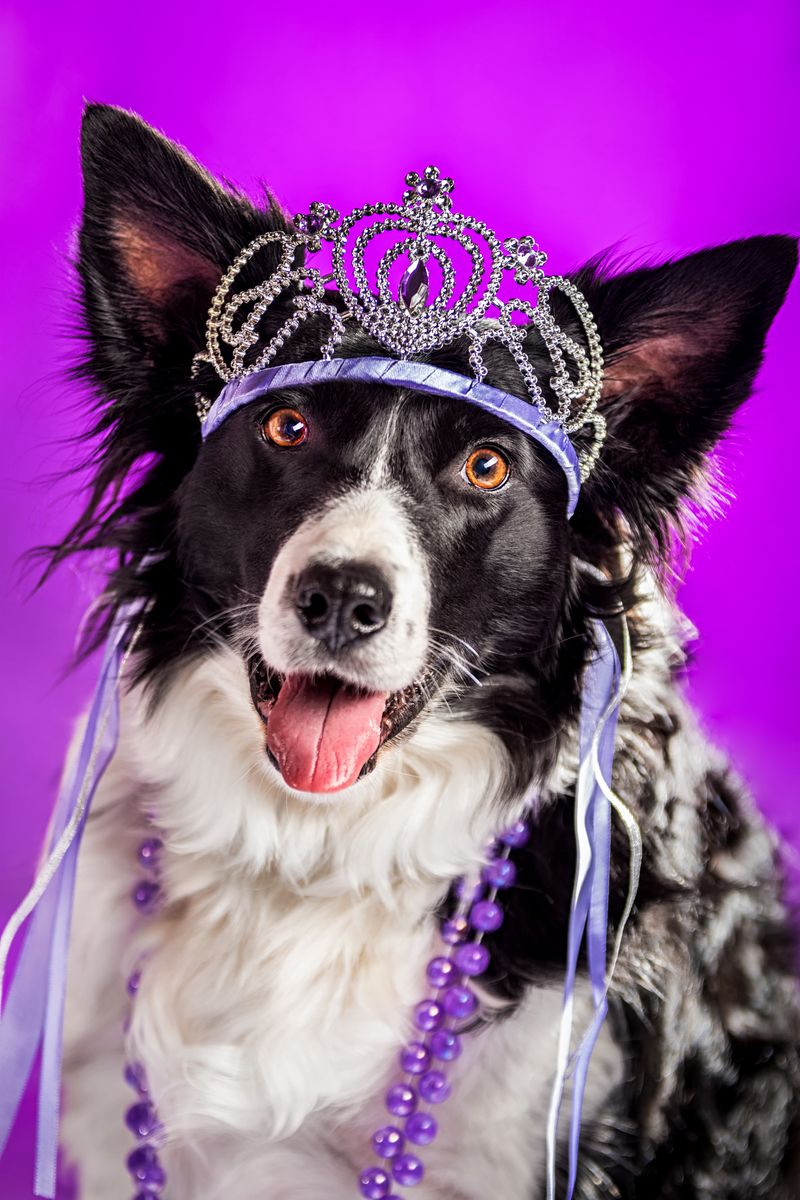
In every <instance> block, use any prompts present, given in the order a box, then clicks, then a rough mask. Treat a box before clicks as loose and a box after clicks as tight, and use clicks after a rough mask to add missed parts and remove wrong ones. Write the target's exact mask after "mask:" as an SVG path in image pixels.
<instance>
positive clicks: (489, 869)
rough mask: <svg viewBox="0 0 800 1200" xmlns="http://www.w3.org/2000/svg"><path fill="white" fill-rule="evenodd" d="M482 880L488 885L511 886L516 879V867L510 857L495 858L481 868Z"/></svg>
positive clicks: (497, 886) (496, 886)
mask: <svg viewBox="0 0 800 1200" xmlns="http://www.w3.org/2000/svg"><path fill="white" fill-rule="evenodd" d="M483 881H484V883H488V884H489V886H490V887H495V888H510V887H513V886H514V884H515V883H516V881H517V868H516V867H515V866H514V864H513V862H512V861H511V859H510V858H497V859H495V861H494V862H490V863H487V864H486V866H485V867H484V868H483Z"/></svg>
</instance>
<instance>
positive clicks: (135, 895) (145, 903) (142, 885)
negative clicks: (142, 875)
mask: <svg viewBox="0 0 800 1200" xmlns="http://www.w3.org/2000/svg"><path fill="white" fill-rule="evenodd" d="M160 895H161V889H160V888H159V886H158V884H157V883H155V882H154V881H153V880H152V879H142V880H141V882H139V883H137V885H136V887H135V888H134V889H133V892H132V893H131V899H132V900H133V903H134V904H135V905H136V907H137V908H138V910H139V912H144V913H147V912H152V911H153V909H154V908H155V906H156V904H157V903H158V900H159V898H160Z"/></svg>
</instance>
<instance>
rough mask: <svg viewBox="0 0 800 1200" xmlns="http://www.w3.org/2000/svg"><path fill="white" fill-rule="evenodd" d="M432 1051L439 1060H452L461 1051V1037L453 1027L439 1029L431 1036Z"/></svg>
mask: <svg viewBox="0 0 800 1200" xmlns="http://www.w3.org/2000/svg"><path fill="white" fill-rule="evenodd" d="M431 1053H432V1054H433V1057H434V1058H438V1059H439V1062H452V1061H453V1060H454V1059H456V1058H458V1056H459V1054H460V1053H461V1038H460V1037H459V1036H458V1034H457V1033H453V1031H452V1030H451V1029H437V1030H436V1033H434V1034H433V1035H432V1036H431Z"/></svg>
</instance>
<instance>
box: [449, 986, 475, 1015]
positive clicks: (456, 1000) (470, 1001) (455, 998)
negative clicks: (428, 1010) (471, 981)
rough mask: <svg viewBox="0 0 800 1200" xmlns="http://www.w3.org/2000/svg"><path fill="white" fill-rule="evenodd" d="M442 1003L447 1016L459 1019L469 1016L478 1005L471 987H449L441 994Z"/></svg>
mask: <svg viewBox="0 0 800 1200" xmlns="http://www.w3.org/2000/svg"><path fill="white" fill-rule="evenodd" d="M442 1005H443V1007H444V1011H445V1012H446V1013H447V1015H448V1016H449V1017H456V1018H458V1019H459V1020H461V1019H462V1018H463V1017H471V1016H472V1014H473V1013H474V1012H475V1009H476V1008H477V1007H478V997H477V996H476V995H475V993H474V992H473V990H472V988H468V987H459V986H455V987H449V988H448V989H447V990H446V992H445V993H444V995H443V996H442Z"/></svg>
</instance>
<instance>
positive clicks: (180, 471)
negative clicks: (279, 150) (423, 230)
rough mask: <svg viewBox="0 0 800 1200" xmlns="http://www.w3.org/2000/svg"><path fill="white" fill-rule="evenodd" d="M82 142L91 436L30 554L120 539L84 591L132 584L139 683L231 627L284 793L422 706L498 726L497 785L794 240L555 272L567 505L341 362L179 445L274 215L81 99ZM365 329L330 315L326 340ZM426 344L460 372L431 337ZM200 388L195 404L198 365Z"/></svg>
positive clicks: (464, 410) (436, 410) (387, 740)
mask: <svg viewBox="0 0 800 1200" xmlns="http://www.w3.org/2000/svg"><path fill="white" fill-rule="evenodd" d="M83 162H84V173H85V186H86V204H85V212H84V218H83V225H82V228H81V234H80V257H79V263H78V269H79V274H80V280H81V294H82V304H83V312H84V316H85V326H86V331H87V334H88V351H87V354H86V357H85V360H84V362H83V364H82V368H81V371H82V374H83V376H84V377H86V378H88V379H89V380H90V381H91V383H92V384H93V386H94V387H95V389H96V391H97V394H98V397H99V401H98V419H97V425H96V429H95V433H98V432H99V433H100V434H102V444H101V449H100V451H99V453H98V455H97V462H98V469H97V475H96V482H95V486H94V489H93V492H92V495H91V498H90V502H89V506H88V509H87V511H86V513H85V514H84V516H83V517H82V518H81V520H80V521H79V523H78V525H77V526H76V527H75V529H74V530H73V531H72V532H71V534H70V535H69V536H68V538H67V539H66V540H65V542H64V544H63V545H62V546H61V547H60V548H58V550H57V552H56V557H57V558H58V557H63V556H64V555H65V554H67V553H70V552H71V551H73V550H76V549H83V548H86V547H92V546H94V547H114V548H116V549H118V550H119V551H121V553H122V560H121V565H120V567H119V569H118V570H117V571H116V572H115V573H114V575H113V577H112V581H111V582H112V588H111V595H112V597H113V599H114V600H115V601H116V600H119V599H126V598H130V597H131V596H134V595H139V594H142V592H144V593H145V594H147V595H148V596H149V597H150V598H151V599H152V600H153V607H152V608H151V610H150V613H149V616H148V619H147V626H146V629H145V632H144V641H143V647H144V658H143V662H144V668H143V669H144V670H145V671H146V672H147V673H149V674H151V675H153V676H154V677H156V678H158V677H160V676H163V675H164V673H165V672H167V671H168V670H169V669H170V668H171V667H173V666H174V665H175V664H176V663H177V662H178V661H180V660H182V659H183V658H185V656H187V655H197V654H202V653H203V652H204V651H205V650H206V649H207V648H208V647H209V646H213V645H215V644H216V643H218V642H219V640H220V639H222V640H223V641H224V642H225V644H226V645H227V646H230V647H234V648H235V649H236V651H237V652H238V653H239V654H240V655H241V656H242V660H243V662H244V663H245V665H246V667H247V674H248V676H249V680H250V689H251V693H252V699H253V703H254V705H255V707H256V708H257V710H258V712H259V713H260V715H261V717H262V720H263V723H264V726H265V734H264V742H265V747H266V753H267V754H268V755H269V756H270V758H271V761H272V762H273V764H274V766H275V769H276V770H278V771H280V772H281V774H282V776H283V779H284V781H285V782H286V783H287V784H288V785H289V786H290V787H292V788H294V789H296V790H299V791H303V792H315V793H327V792H332V791H337V790H340V789H342V788H346V787H349V786H350V785H352V784H354V783H355V782H356V781H357V780H358V779H359V778H360V777H361V776H362V775H364V774H365V773H368V772H369V771H370V770H371V769H372V767H373V766H374V764H375V762H376V761H379V760H380V759H381V758H382V757H383V756H384V755H387V754H389V753H390V752H391V745H392V743H393V742H394V741H395V739H397V738H398V737H400V736H401V735H402V734H403V733H404V732H406V731H408V730H409V729H411V728H413V726H414V724H415V723H418V722H420V721H424V719H425V715H426V714H427V713H429V712H431V711H433V710H439V711H442V710H444V711H452V712H454V713H463V712H465V711H466V712H468V713H469V714H470V716H471V717H472V719H474V720H478V721H481V722H483V723H484V724H486V725H488V726H490V727H491V728H492V729H494V730H495V731H497V732H498V733H499V734H500V735H501V737H502V738H503V739H504V740H505V742H506V745H507V746H508V748H509V763H510V764H511V767H512V771H511V779H512V785H513V786H514V787H518V786H519V785H521V784H522V783H523V782H524V781H526V780H527V779H529V778H530V777H531V774H532V773H534V772H535V771H536V770H537V769H543V768H544V765H546V763H547V762H548V761H549V760H550V759H551V758H552V754H553V752H554V749H555V746H556V743H557V733H558V731H559V729H560V728H561V727H562V726H563V725H564V724H565V722H567V721H568V720H569V718H570V717H571V716H572V715H574V712H575V708H576V705H577V697H578V690H579V686H578V684H579V679H580V673H581V669H582V666H583V663H584V658H585V654H586V652H587V648H588V639H587V634H586V618H587V615H588V611H589V606H590V599H589V596H588V593H587V591H586V588H585V586H584V584H583V583H582V580H581V577H580V575H579V573H578V572H577V571H576V569H575V563H576V561H577V560H578V559H585V560H588V561H590V562H592V563H593V564H594V565H596V566H600V567H602V568H605V569H611V570H614V569H616V568H618V567H619V565H620V564H619V559H618V555H619V551H620V547H621V546H622V545H623V544H624V546H625V549H626V555H627V557H628V560H629V561H630V560H631V559H632V560H633V561H634V562H635V561H636V560H638V559H642V558H645V557H648V556H651V557H652V555H653V554H654V553H656V552H657V551H658V550H659V549H660V548H663V546H664V544H665V542H666V540H667V538H668V533H669V530H670V529H671V528H672V526H673V523H674V521H675V519H676V518H677V516H678V514H679V511H680V506H681V504H682V502H683V500H684V499H685V497H686V496H687V494H688V493H689V492H690V490H691V489H692V488H693V487H694V486H695V485H696V484H697V482H698V480H699V479H700V477H701V475H702V468H703V464H704V461H705V457H706V455H707V452H708V451H709V450H710V449H711V448H712V447H713V445H714V444H715V442H716V441H717V440H718V438H719V437H720V436H721V434H722V433H723V432H724V431H725V429H726V428H727V426H728V423H729V421H730V418H731V416H732V414H733V413H734V411H735V409H736V408H737V406H738V405H739V404H740V403H741V402H742V400H744V399H745V397H746V396H747V394H748V392H749V390H750V387H751V384H752V381H753V378H754V375H755V373H756V370H757V368H758V365H759V362H760V359H761V354H762V350H763V344H764V339H765V336H766V332H767V329H768V327H769V324H770V322H771V320H772V318H773V317H774V315H775V313H776V311H777V309H778V307H779V305H780V303H781V301H782V299H783V296H784V294H785V291H786V288H787V286H788V283H789V280H790V278H791V275H792V272H793V269H794V266H795V262H796V247H795V243H794V242H793V241H792V240H791V239H788V238H782V237H768V238H752V239H749V240H747V241H742V242H737V243H733V244H731V245H727V246H722V247H719V248H717V249H713V250H705V251H702V252H700V253H698V254H694V255H691V256H690V257H688V258H684V259H681V260H679V261H676V262H671V263H668V264H665V265H662V266H657V267H649V268H639V269H636V270H633V271H630V272H628V273H624V274H618V275H616V276H613V277H611V276H610V275H609V274H608V273H607V272H605V271H604V270H602V269H601V268H600V267H598V266H597V265H596V264H595V265H593V266H589V267H587V268H585V269H584V270H583V271H581V272H578V273H577V274H576V276H575V279H576V280H577V282H578V285H579V287H580V288H581V290H582V291H583V293H584V294H585V295H586V297H587V300H588V302H589V305H590V307H591V309H592V311H593V313H594V315H595V319H596V321H597V324H598V327H599V330H600V336H601V339H602V342H603V345H604V349H605V355H606V360H607V363H608V366H607V369H606V379H605V388H604V394H603V401H602V409H603V412H604V415H605V416H606V418H607V420H608V424H609V436H608V440H607V443H606V446H605V449H604V452H603V455H602V458H601V461H600V463H599V464H598V466H597V468H596V470H595V472H594V473H593V475H592V477H591V478H590V480H589V481H588V483H587V484H586V485H585V487H584V490H583V494H582V496H581V499H580V502H579V506H578V510H577V512H576V513H575V516H574V518H573V520H572V521H571V522H569V521H568V520H567V517H566V483H565V480H564V478H563V476H562V474H561V471H560V469H559V467H558V466H557V465H556V464H555V462H554V461H553V460H551V459H550V457H549V456H548V455H547V454H546V453H545V452H543V451H541V450H540V448H539V447H538V446H537V445H535V444H534V443H533V442H532V441H530V440H529V439H527V438H526V436H525V435H524V434H522V433H520V432H518V431H516V430H513V429H511V428H509V427H508V426H507V425H506V424H504V423H503V422H502V421H501V420H499V419H498V418H496V417H494V416H492V415H491V414H489V413H484V412H481V411H479V410H476V409H474V408H470V407H468V406H466V405H464V404H463V403H461V402H459V401H458V400H456V399H441V398H433V397H430V396H423V395H420V394H418V393H414V392H411V391H405V390H403V389H391V388H386V387H377V386H372V385H368V384H358V383H350V384H345V383H335V384H334V383H329V384H324V385H317V386H314V387H311V388H308V389H299V390H291V391H286V392H281V393H279V392H275V393H271V394H270V395H268V396H266V397H264V398H262V399H261V400H260V401H256V402H254V403H253V404H252V405H249V406H247V407H245V408H242V409H240V410H239V411H238V412H236V413H235V414H234V415H233V416H231V417H230V418H229V419H228V420H227V421H225V422H224V423H223V425H222V426H221V427H220V428H219V429H217V430H216V432H214V433H213V434H212V435H211V436H210V437H209V438H208V439H207V441H206V442H205V443H204V444H202V445H201V443H200V437H199V428H198V421H197V417H196V414H195V407H194V393H195V390H196V386H197V384H196V383H195V381H193V380H192V378H191V374H190V370H191V363H192V358H193V356H194V355H195V354H196V353H197V351H198V350H200V349H201V347H202V345H203V340H204V327H205V320H206V314H207V312H208V307H209V303H210V299H211V296H212V293H213V290H214V288H215V286H216V284H217V282H218V280H219V278H220V276H221V274H222V272H223V271H224V270H225V269H226V267H227V266H228V265H229V264H230V262H231V261H232V260H233V259H234V258H235V256H236V255H237V253H238V252H239V251H240V250H241V249H242V247H243V246H244V245H246V244H247V243H248V242H250V241H251V240H252V239H253V238H254V237H256V236H257V235H258V234H260V233H262V232H267V231H270V230H275V229H283V228H286V227H287V220H286V217H285V216H284V215H283V213H282V212H281V211H280V209H279V208H278V207H277V205H276V204H275V203H274V202H272V201H269V202H268V203H267V204H266V206H265V207H264V208H257V207H255V206H254V205H253V204H251V203H250V201H248V200H247V199H246V198H244V197H243V196H241V195H239V194H236V193H234V192H232V191H230V190H226V189H224V188H223V187H222V186H220V185H219V184H218V183H216V182H215V181H214V180H213V179H211V178H210V177H209V176H208V175H207V174H206V173H205V172H203V171H202V170H201V169H200V168H199V167H198V166H197V164H196V163H194V162H193V161H192V160H191V159H190V158H188V156H187V155H185V154H184V153H183V152H182V151H181V150H179V149H178V148H177V147H175V146H174V145H173V144H172V143H170V142H167V141H166V140H164V139H163V138H161V137H160V136H159V135H158V134H156V133H154V132H153V131H152V130H151V129H149V128H148V127H147V126H145V125H144V124H143V123H142V122H140V121H139V120H138V119H137V118H135V117H132V116H130V115H129V114H126V113H123V112H120V111H119V110H115V109H110V108H105V107H99V106H95V107H91V108H89V109H88V111H87V113H86V116H85V121H84V136H83ZM249 269H250V268H246V269H245V272H244V274H243V276H242V279H241V282H242V285H243V286H248V284H249V283H255V282H258V280H259V278H261V277H263V262H262V263H261V267H260V274H256V275H252V276H249V275H248V273H247V272H248V270H249ZM253 269H255V268H253ZM290 299H291V297H289V296H287V297H286V298H285V302H286V305H287V306H288V304H289V302H290ZM274 307H275V313H274V320H275V321H276V322H277V321H279V320H280V319H281V311H280V310H281V305H280V303H279V304H276V305H275V306H274ZM285 314H286V308H284V312H283V316H284V317H285ZM271 332H274V330H273V329H272V327H271V325H270V323H269V321H267V322H266V326H265V330H264V338H265V340H266V339H268V338H269V336H271ZM320 340H321V339H320V336H319V330H315V329H314V328H313V327H311V326H309V327H308V328H306V329H305V330H304V331H302V332H301V334H300V335H298V337H297V339H295V340H294V341H290V342H289V343H287V346H286V347H285V349H284V358H285V359H286V360H293V359H302V358H305V357H315V356H317V355H318V353H319V345H320ZM375 349H376V347H375V346H374V343H371V342H370V341H369V339H368V338H367V337H366V336H365V335H359V334H358V332H357V331H356V332H354V333H351V334H350V335H349V341H348V342H347V343H346V344H345V346H344V347H342V349H341V351H340V352H341V353H342V354H344V355H359V354H363V353H369V352H375ZM431 360H432V361H437V362H440V363H442V364H443V365H445V366H449V367H452V368H454V369H456V370H459V371H461V372H462V373H464V374H469V373H470V371H469V365H468V361H467V356H466V353H464V354H459V353H458V351H457V349H456V350H450V351H448V353H447V354H446V355H443V354H441V353H439V354H438V355H431ZM542 365H544V364H542ZM489 366H490V375H489V382H491V383H494V384H496V385H498V386H501V387H503V388H505V389H506V390H509V391H517V392H518V393H520V390H521V385H520V381H519V379H518V378H515V372H514V371H513V370H510V369H509V364H508V362H507V361H505V360H504V359H503V357H502V356H501V355H499V354H498V355H497V356H495V357H494V358H492V359H490V360H489ZM199 383H200V386H201V387H202V388H203V389H204V391H205V392H206V394H207V395H208V396H209V397H212V396H213V395H214V388H215V386H216V388H217V390H218V389H219V386H220V384H219V381H218V380H216V381H215V380H214V378H213V377H212V375H211V374H209V375H206V376H202V377H201V379H200V381H199ZM132 479H135V482H129V481H131V480H132ZM148 556H150V557H148ZM145 560H146V562H145ZM143 562H144V563H145V565H144V566H143Z"/></svg>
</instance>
